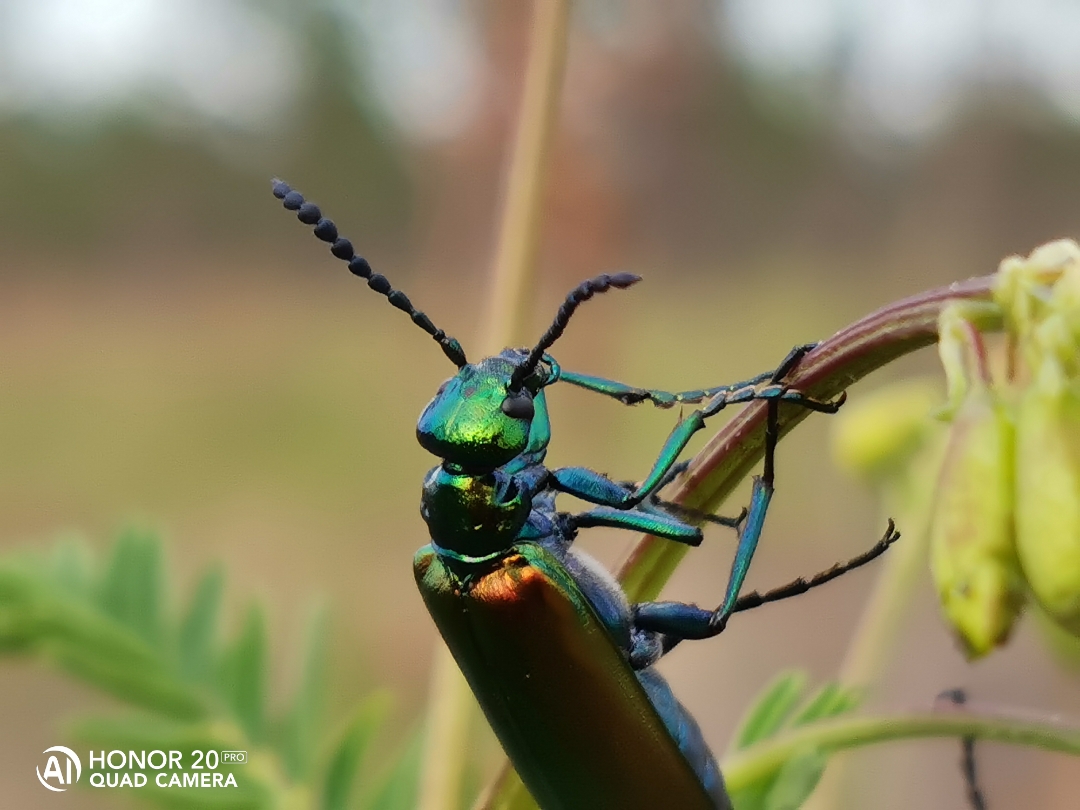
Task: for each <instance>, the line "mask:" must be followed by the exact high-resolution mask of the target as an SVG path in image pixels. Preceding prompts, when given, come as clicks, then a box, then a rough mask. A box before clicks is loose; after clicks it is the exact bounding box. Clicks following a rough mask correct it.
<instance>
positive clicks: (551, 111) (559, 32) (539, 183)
mask: <svg viewBox="0 0 1080 810" xmlns="http://www.w3.org/2000/svg"><path fill="white" fill-rule="evenodd" d="M569 23H570V0H535V2H534V4H533V22H532V37H531V41H530V43H529V63H528V65H527V66H526V69H525V87H524V90H523V92H522V97H521V109H520V112H519V114H518V121H517V131H516V133H515V135H514V151H513V153H512V155H511V158H510V168H509V172H508V174H507V184H506V194H505V197H504V205H503V209H502V222H501V223H500V226H499V238H498V242H497V244H496V249H495V262H494V265H493V267H492V280H491V287H490V289H491V294H490V297H489V298H488V305H487V316H486V318H485V322H486V328H485V334H484V340H483V344H482V345H483V347H484V348H483V351H484V353H485V354H494V353H495V352H497V351H499V350H501V349H502V348H503V347H504V346H506V345H507V344H508V343H510V342H511V341H513V340H515V339H516V338H518V337H519V335H518V332H519V331H520V329H521V326H522V324H524V323H525V321H526V319H527V317H528V315H529V312H528V311H527V308H528V303H529V296H528V295H527V294H526V293H527V291H528V290H529V289H530V288H531V287H532V279H533V275H534V271H535V266H536V254H537V248H538V246H539V244H540V224H541V220H542V217H541V209H542V204H543V200H544V190H545V188H546V182H545V181H546V180H547V175H548V163H549V158H550V153H551V143H552V140H553V136H554V134H555V124H556V121H557V120H558V112H559V98H560V95H561V90H562V79H563V73H564V70H565V67H566V49H567V39H568V36H567V35H568V32H569Z"/></svg>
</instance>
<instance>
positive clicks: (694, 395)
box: [559, 343, 817, 408]
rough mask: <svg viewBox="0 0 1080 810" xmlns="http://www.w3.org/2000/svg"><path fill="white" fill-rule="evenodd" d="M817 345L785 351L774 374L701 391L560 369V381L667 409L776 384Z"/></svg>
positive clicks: (635, 402)
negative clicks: (638, 384) (663, 388)
mask: <svg viewBox="0 0 1080 810" xmlns="http://www.w3.org/2000/svg"><path fill="white" fill-rule="evenodd" d="M816 346H817V344H816V343H807V344H805V345H803V346H796V347H795V348H794V349H792V350H791V351H790V352H788V355H787V357H785V358H784V360H783V361H782V362H781V363H780V365H779V366H777V367H776V369H774V370H773V371H766V372H765V373H764V374H758V375H757V376H756V377H751V378H750V379H749V380H743V381H741V382H737V383H732V384H730V385H718V386H716V387H714V388H701V389H697V390H693V391H677V392H669V391H661V390H659V389H655V388H638V387H636V386H633V385H627V384H626V383H621V382H618V381H616V380H609V379H606V378H604V377H594V376H591V375H589V374H577V373H576V372H573V371H566V370H560V372H559V380H560V381H562V382H568V383H570V384H571V385H576V386H578V387H579V388H584V389H586V390H588V391H592V392H594V393H597V394H603V395H604V396H608V397H611V398H612V399H616V400H618V401H619V402H621V403H623V404H624V405H636V404H637V403H639V402H651V403H653V405H655V406H656V407H658V408H670V407H672V406H673V405H682V404H697V403H699V402H702V401H704V400H707V399H712V398H714V397H716V396H719V395H731V394H734V393H735V392H736V391H741V390H743V389H746V388H756V387H757V386H759V385H761V384H762V383H763V382H766V381H770V382H774V383H775V382H779V381H780V380H782V379H783V378H784V377H785V376H786V375H787V374H788V372H790V371H791V370H792V369H793V368H795V366H796V365H798V363H799V361H800V360H802V358H803V357H805V356H806V354H807V353H808V352H810V351H811V350H812V349H814V347H816Z"/></svg>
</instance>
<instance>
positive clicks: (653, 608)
mask: <svg viewBox="0 0 1080 810" xmlns="http://www.w3.org/2000/svg"><path fill="white" fill-rule="evenodd" d="M899 539H900V533H899V532H897V531H896V527H895V525H894V524H893V522H892V521H891V520H890V521H889V525H888V528H887V529H886V530H885V535H884V536H883V537H882V538H881V539H880V540H879V541H878V542H877V543H876V544H874V546H873V547H872V548H870V549H869V550H868V551H865V552H863V553H862V554H860V555H859V556H857V557H853V558H852V559H850V560H848V561H847V562H844V563H837V564H836V565H834V566H833V567H832V568H829V569H827V570H825V571H822V572H820V573H818V574H815V575H814V576H812V577H810V578H809V579H806V578H804V577H800V578H799V579H796V580H794V581H793V582H789V583H787V584H786V585H781V586H780V587H779V588H774V589H773V590H771V591H766V592H765V593H758V592H757V591H754V592H752V593H748V594H746V595H745V596H741V597H739V598H738V599H737V600H736V601H735V604H734V606H733V607H732V609H731V613H741V612H742V611H744V610H752V609H753V608H756V607H760V606H761V605H766V604H768V603H770V602H779V601H780V600H782V599H789V598H791V597H792V596H799V595H800V594H803V593H806V592H807V591H809V590H811V589H812V588H816V587H818V586H819V585H824V584H825V583H826V582H831V581H832V580H834V579H836V578H837V577H839V576H842V575H844V574H846V573H847V572H848V571H852V570H854V569H856V568H859V567H860V566H863V565H866V564H867V563H868V562H870V561H871V560H875V559H877V558H878V557H880V556H881V555H882V554H884V553H885V551H886V550H887V549H888V548H889V546H891V545H892V544H893V543H895V542H896V541H897V540H899ZM722 608H723V605H721V606H720V607H718V608H717V609H716V610H706V609H705V608H700V607H698V606H696V605H688V604H685V603H683V602H641V603H639V604H637V605H634V607H633V614H634V631H635V632H636V631H644V632H648V631H653V632H656V633H660V634H662V636H663V637H666V638H669V639H671V642H670V643H668V644H665V649H664V652H667V651H668V650H670V649H671V648H672V647H674V646H675V645H676V644H678V643H679V641H683V640H686V639H703V638H712V637H713V636H716V635H719V634H720V633H721V632H723V630H724V626H725V625H726V620H721V617H722V616H723V613H722Z"/></svg>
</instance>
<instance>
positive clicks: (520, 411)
mask: <svg viewBox="0 0 1080 810" xmlns="http://www.w3.org/2000/svg"><path fill="white" fill-rule="evenodd" d="M502 412H503V413H505V414H506V415H507V416H509V417H510V418H511V419H532V418H533V401H532V397H530V396H529V395H528V394H526V393H524V392H522V393H520V394H510V395H508V396H507V397H506V399H504V400H503V401H502Z"/></svg>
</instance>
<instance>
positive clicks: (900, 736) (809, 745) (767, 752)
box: [723, 712, 1080, 793]
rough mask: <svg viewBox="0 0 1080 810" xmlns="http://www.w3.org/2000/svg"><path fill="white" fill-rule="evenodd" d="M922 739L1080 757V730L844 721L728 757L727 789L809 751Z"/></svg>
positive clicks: (952, 716)
mask: <svg viewBox="0 0 1080 810" xmlns="http://www.w3.org/2000/svg"><path fill="white" fill-rule="evenodd" d="M924 737H976V738H978V739H983V740H994V741H996V742H1004V743H1011V744H1013V745H1027V746H1031V747H1034V748H1043V749H1045V750H1048V751H1058V752H1062V753H1066V754H1073V755H1076V754H1080V729H1077V728H1071V727H1066V726H1061V725H1055V724H1053V723H1047V722H1036V721H1030V720H1022V719H1016V718H1010V717H1003V716H995V715H988V714H976V713H972V712H950V713H941V714H910V715H879V716H869V717H868V716H852V717H842V718H839V719H836V720H830V721H825V722H820V723H814V724H812V725H808V726H802V727H800V728H796V729H793V730H791V731H789V732H786V733H783V734H779V735H777V736H775V737H772V738H770V739H768V740H766V741H763V742H760V743H757V744H756V745H753V746H751V747H749V748H746V749H745V750H743V751H739V752H738V753H736V754H733V755H731V756H729V757H727V758H726V759H725V760H724V762H723V772H724V781H725V782H726V783H727V787H728V790H729V791H731V792H733V793H734V792H737V791H739V790H743V789H745V788H748V787H750V786H751V785H754V784H756V783H757V782H759V781H761V780H763V779H767V778H769V777H770V776H772V775H774V774H775V773H777V772H778V771H779V770H780V768H781V767H783V765H784V764H785V763H786V762H787V761H788V760H789V759H790V758H791V757H792V756H794V755H795V754H797V753H798V752H800V751H804V750H807V749H814V748H817V749H823V750H827V751H838V750H842V749H845V748H857V747H861V746H864V745H872V744H874V743H883V742H892V741H895V740H905V739H914V738H924Z"/></svg>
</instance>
